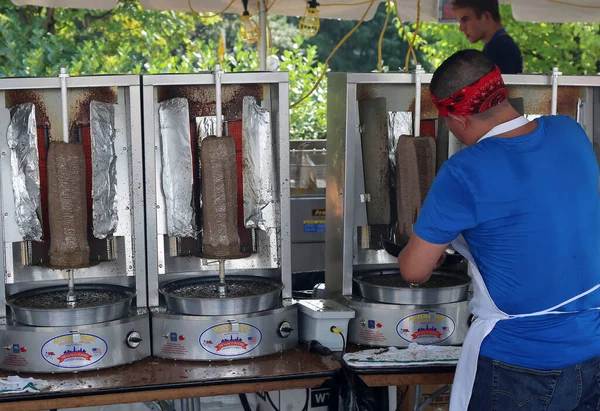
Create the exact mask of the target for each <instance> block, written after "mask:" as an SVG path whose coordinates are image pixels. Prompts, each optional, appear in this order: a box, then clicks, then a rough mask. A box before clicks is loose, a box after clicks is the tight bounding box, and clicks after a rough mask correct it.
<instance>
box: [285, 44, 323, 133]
mask: <svg viewBox="0 0 600 411" xmlns="http://www.w3.org/2000/svg"><path fill="white" fill-rule="evenodd" d="M301 46H302V38H301V37H298V38H297V39H296V43H295V46H294V48H293V49H292V50H285V51H284V52H283V55H282V56H281V69H282V70H284V71H288V72H289V76H290V100H291V101H292V102H295V101H299V100H300V99H301V98H302V97H303V96H304V95H305V94H306V93H307V92H308V91H309V90H310V89H311V88H312V87H313V85H314V84H315V83H316V82H317V80H318V78H319V76H320V75H321V73H323V70H324V69H325V67H324V65H323V63H320V62H319V61H318V60H317V48H316V47H315V46H308V47H306V48H305V49H302V47H301ZM298 67H313V68H314V69H313V70H309V71H306V72H300V71H298V70H297V68H298ZM326 96H327V77H326V76H325V77H324V78H323V81H321V82H320V83H319V85H318V87H317V88H316V90H315V92H314V93H312V94H311V95H310V96H309V97H308V98H306V99H305V100H304V101H302V102H301V103H300V104H298V105H297V106H296V107H294V108H292V109H291V110H290V137H291V138H299V137H300V138H302V139H316V138H325V131H326V129H327V98H326Z"/></svg>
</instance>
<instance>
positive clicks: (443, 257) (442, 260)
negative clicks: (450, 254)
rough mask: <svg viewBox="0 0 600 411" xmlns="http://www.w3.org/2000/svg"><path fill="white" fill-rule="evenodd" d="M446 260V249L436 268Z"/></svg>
mask: <svg viewBox="0 0 600 411" xmlns="http://www.w3.org/2000/svg"><path fill="white" fill-rule="evenodd" d="M445 261H446V252H445V251H444V252H443V253H442V255H440V258H439V260H438V261H437V263H436V265H435V268H438V267H439V266H440V265H442V264H444V262H445Z"/></svg>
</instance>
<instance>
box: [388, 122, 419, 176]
mask: <svg viewBox="0 0 600 411" xmlns="http://www.w3.org/2000/svg"><path fill="white" fill-rule="evenodd" d="M412 121H413V120H412V113H411V112H410V111H390V112H388V133H389V139H388V148H389V151H390V154H389V157H390V166H392V170H390V173H392V175H395V172H396V152H397V151H398V139H399V138H400V136H402V135H405V136H410V135H412V132H413V130H412Z"/></svg>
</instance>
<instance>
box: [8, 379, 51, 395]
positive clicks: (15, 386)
mask: <svg viewBox="0 0 600 411" xmlns="http://www.w3.org/2000/svg"><path fill="white" fill-rule="evenodd" d="M49 386H50V384H49V383H48V381H46V380H36V379H35V378H21V377H18V376H16V375H12V376H10V377H7V378H0V394H14V393H18V392H40V391H42V390H43V389H44V388H47V387H49Z"/></svg>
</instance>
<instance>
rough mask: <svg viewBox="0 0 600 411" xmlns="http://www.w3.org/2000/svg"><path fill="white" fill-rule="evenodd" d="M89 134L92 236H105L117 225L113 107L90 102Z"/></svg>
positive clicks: (112, 231)
mask: <svg viewBox="0 0 600 411" xmlns="http://www.w3.org/2000/svg"><path fill="white" fill-rule="evenodd" d="M90 123H91V127H90V128H91V130H90V132H91V136H92V210H93V213H92V221H93V227H94V237H96V238H101V239H102V238H106V237H107V236H109V235H111V234H112V233H114V231H115V229H116V228H117V223H118V221H119V216H118V212H117V196H116V195H117V168H116V164H117V155H116V153H115V144H114V143H115V106H114V104H109V103H101V102H98V101H92V102H91V103H90Z"/></svg>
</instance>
